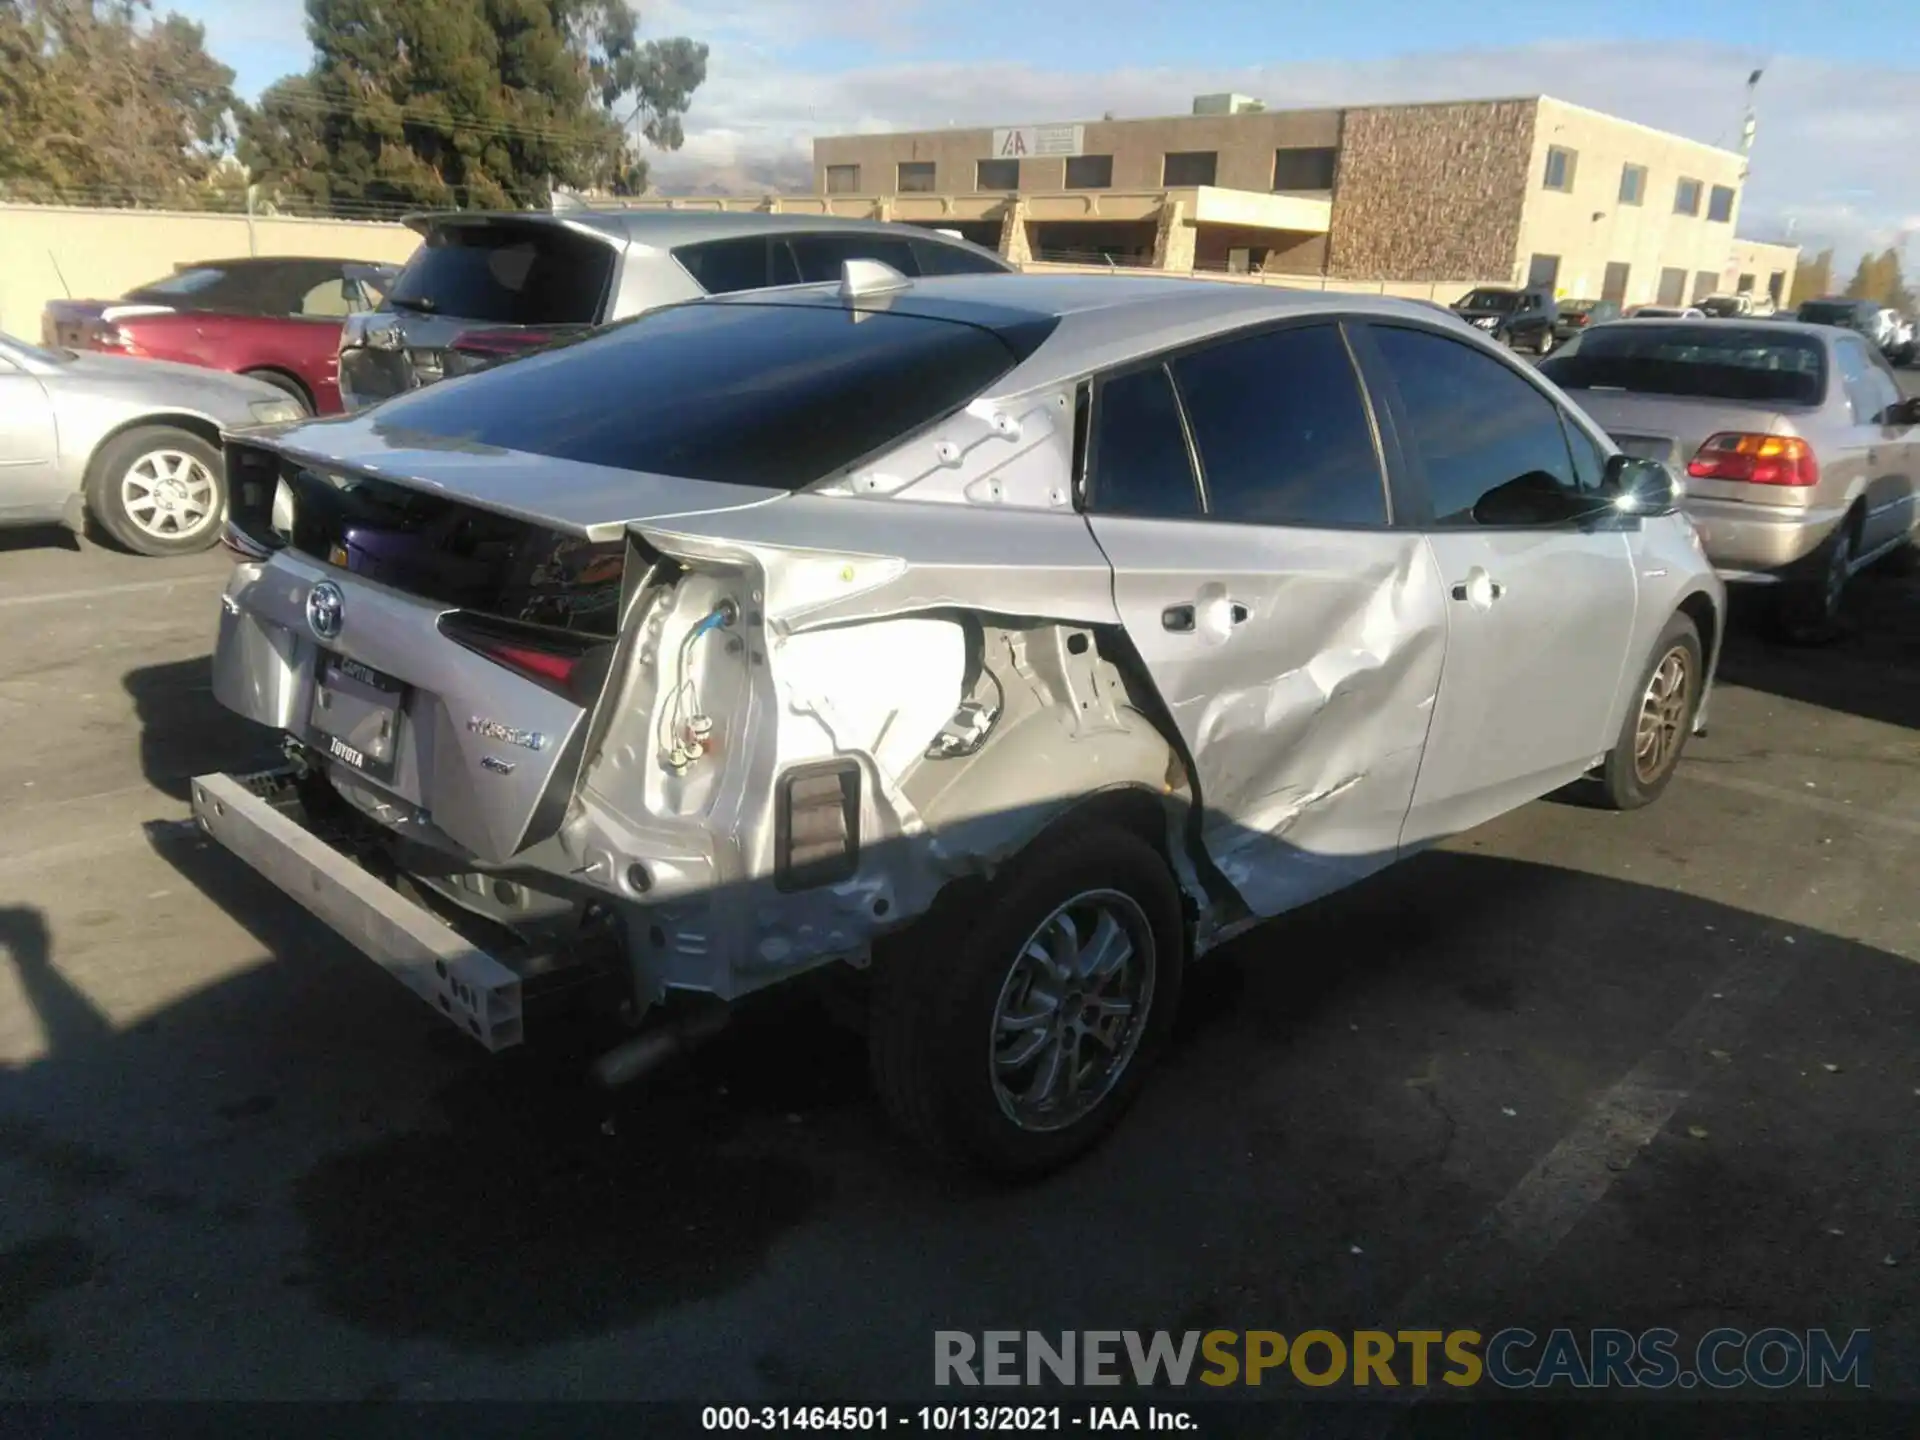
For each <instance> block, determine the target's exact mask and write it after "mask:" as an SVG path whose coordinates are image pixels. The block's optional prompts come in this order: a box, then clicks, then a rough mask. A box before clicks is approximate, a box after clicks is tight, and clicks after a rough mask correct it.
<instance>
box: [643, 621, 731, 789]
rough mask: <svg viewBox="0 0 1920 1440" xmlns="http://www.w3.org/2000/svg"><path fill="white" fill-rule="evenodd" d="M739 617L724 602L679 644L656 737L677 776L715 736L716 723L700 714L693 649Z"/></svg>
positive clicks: (697, 757) (666, 759)
mask: <svg viewBox="0 0 1920 1440" xmlns="http://www.w3.org/2000/svg"><path fill="white" fill-rule="evenodd" d="M737 613H738V612H737V611H736V610H735V608H734V604H733V602H732V601H731V600H722V601H721V602H720V603H719V604H718V605H716V606H714V607H713V609H712V610H711V611H709V612H708V613H707V614H706V615H704V616H702V617H701V618H700V620H698V621H697V622H696V623H695V624H694V626H693V628H692V629H690V630H688V631H687V634H686V638H684V639H683V640H681V642H680V651H679V655H678V656H677V657H676V662H675V665H674V673H673V688H672V689H671V690H669V691H668V692H667V693H666V694H665V695H663V696H662V697H661V705H660V725H659V729H658V731H657V732H656V735H655V739H656V740H657V742H658V743H659V746H660V758H661V759H662V760H663V761H664V762H665V763H666V766H667V768H668V769H670V770H672V771H674V772H675V773H676V774H684V773H685V772H686V769H687V767H688V766H690V765H692V764H693V762H694V761H696V760H698V759H699V758H700V757H701V756H702V755H705V754H706V753H707V743H708V741H709V740H710V739H711V737H712V735H713V721H712V719H710V718H709V717H708V716H706V715H703V714H701V713H700V691H699V687H698V686H696V685H695V684H694V682H693V669H692V664H693V650H694V647H695V646H696V645H698V644H699V643H700V640H701V638H702V637H703V636H706V635H709V634H711V633H712V632H714V631H715V630H724V629H725V628H726V627H727V626H729V625H731V624H732V623H733V621H734V617H735V615H736V614H737Z"/></svg>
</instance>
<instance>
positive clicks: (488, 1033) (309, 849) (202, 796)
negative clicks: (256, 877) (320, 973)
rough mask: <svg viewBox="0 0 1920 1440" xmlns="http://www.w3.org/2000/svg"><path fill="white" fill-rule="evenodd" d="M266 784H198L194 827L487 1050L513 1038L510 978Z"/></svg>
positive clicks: (237, 779) (517, 1025) (514, 991)
mask: <svg viewBox="0 0 1920 1440" xmlns="http://www.w3.org/2000/svg"><path fill="white" fill-rule="evenodd" d="M268 778H270V777H258V776H236V775H200V776H196V777H195V778H194V781H193V787H192V793H193V816H194V819H195V821H196V822H198V824H199V826H200V828H201V829H202V830H204V831H205V832H206V833H207V834H208V835H210V836H212V837H213V838H214V839H215V840H217V841H219V842H220V844H221V845H222V846H224V847H225V848H226V849H228V850H230V851H232V852H233V853H234V854H235V855H237V856H239V857H240V858H241V859H242V860H244V861H246V862H247V864H249V865H251V866H252V867H253V868H254V869H255V870H258V871H259V872H260V873H261V874H262V875H264V876H265V877H266V878H267V879H268V880H271V881H272V882H273V883H274V884H275V885H277V886H278V887H279V888H280V889H282V890H284V891H286V893H287V894H288V895H290V896H292V897H293V898H294V899H295V900H297V901H299V902H300V904H301V905H303V906H305V907H306V908H307V909H308V910H309V911H311V912H312V913H313V914H314V915H315V916H317V917H318V918H319V919H321V920H323V921H325V922H326V924H327V925H328V926H329V927H330V928H331V929H333V930H335V931H336V932H338V933H339V934H340V935H341V936H343V937H344V938H346V939H347V940H349V941H351V942H352V943H353V945H354V946H355V947H357V948H358V949H359V950H360V951H361V952H362V953H363V954H365V955H366V956H367V957H368V958H369V959H371V960H372V961H373V962H374V963H375V964H377V965H379V966H380V968H381V969H383V970H385V971H386V972H387V973H388V974H389V975H391V976H393V977H394V979H396V980H398V981H399V982H400V983H401V984H403V985H405V986H406V987H407V988H408V989H409V990H411V991H413V992H414V994H416V995H418V996H419V997H420V998H421V999H422V1000H425V1001H426V1002H427V1003H428V1004H429V1005H431V1006H433V1008H434V1009H435V1010H437V1011H439V1012H440V1014H441V1015H443V1016H445V1017H446V1018H447V1019H448V1020H450V1021H452V1022H453V1023H454V1024H455V1025H458V1026H459V1027H460V1028H461V1029H462V1030H465V1031H466V1032H467V1033H468V1034H469V1035H471V1036H472V1037H473V1038H474V1039H476V1040H478V1041H479V1042H480V1043H481V1044H482V1045H484V1046H486V1047H487V1049H489V1050H504V1049H507V1048H508V1047H509V1046H513V1045H518V1044H519V1043H520V1041H521V1039H522V1038H523V1033H524V1025H523V1021H522V1014H521V1001H520V977H519V976H517V975H516V974H514V972H513V971H511V970H509V969H508V968H507V967H506V966H505V965H502V964H501V963H500V962H499V961H498V960H496V959H494V958H493V957H492V956H491V955H488V954H487V953H485V952H484V951H482V950H480V949H477V948H476V947H475V946H473V945H471V944H469V943H468V942H467V941H466V940H464V939H462V938H461V936H460V935H459V934H458V933H457V932H456V931H455V930H453V929H452V927H450V926H448V925H447V924H445V923H444V922H443V921H442V920H441V919H440V918H439V917H438V916H436V915H434V914H433V913H432V912H431V911H428V910H426V909H424V908H422V907H421V906H419V905H416V904H414V903H413V902H412V901H411V900H409V899H407V898H406V897H405V896H403V895H401V894H400V893H399V892H397V891H396V890H394V889H393V888H392V887H391V886H389V885H387V884H385V883H384V882H382V881H381V880H380V879H379V877H377V876H375V875H373V874H370V873H369V872H368V871H366V870H365V869H363V868H361V866H359V865H358V864H356V863H355V862H354V861H353V860H352V859H351V858H350V857H348V856H346V855H343V854H341V853H340V852H339V851H338V850H336V849H334V848H333V847H332V846H331V845H329V844H327V843H326V841H324V840H322V839H321V838H320V837H319V836H317V835H315V834H314V833H313V832H312V831H310V830H308V829H306V828H305V827H304V826H302V825H301V824H300V822H299V820H298V819H296V818H295V816H294V815H293V814H290V813H289V812H288V811H287V810H286V809H284V808H282V807H281V806H279V805H276V804H274V803H273V802H272V801H271V800H269V799H267V798H265V796H263V795H262V794H261V793H260V792H261V790H262V789H263V788H266V787H264V786H263V785H262V784H261V783H260V782H261V781H262V780H265V779H268Z"/></svg>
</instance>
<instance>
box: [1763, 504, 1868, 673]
mask: <svg viewBox="0 0 1920 1440" xmlns="http://www.w3.org/2000/svg"><path fill="white" fill-rule="evenodd" d="M1857 520H1858V516H1857V513H1856V514H1852V515H1848V516H1847V518H1846V519H1845V520H1843V521H1841V522H1840V524H1839V525H1837V526H1835V527H1834V531H1833V534H1831V535H1829V536H1828V537H1827V541H1826V543H1825V544H1824V545H1822V546H1821V547H1820V548H1819V549H1818V550H1816V551H1814V553H1813V554H1812V555H1811V556H1809V557H1808V563H1807V564H1806V565H1805V566H1804V568H1803V569H1802V571H1801V572H1800V573H1799V574H1797V575H1795V576H1794V577H1793V578H1792V579H1790V580H1788V581H1786V582H1785V583H1784V584H1783V585H1782V586H1781V587H1780V590H1779V593H1778V594H1777V595H1776V596H1775V600H1774V626H1775V629H1776V630H1778V631H1779V633H1780V636H1781V638H1782V639H1785V640H1788V641H1791V642H1793V643H1794V644H1798V645H1818V644H1822V643H1824V642H1826V641H1828V640H1831V639H1833V638H1834V636H1835V635H1837V634H1839V632H1840V618H1841V612H1842V607H1843V606H1844V605H1845V603H1846V598H1847V586H1848V584H1849V583H1850V582H1851V581H1852V579H1853V558H1854V555H1855V554H1856V553H1857V543H1856V539H1855V530H1856V523H1857Z"/></svg>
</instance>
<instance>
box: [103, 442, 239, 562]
mask: <svg viewBox="0 0 1920 1440" xmlns="http://www.w3.org/2000/svg"><path fill="white" fill-rule="evenodd" d="M219 498H220V491H219V486H218V484H217V483H216V482H215V480H214V478H213V472H212V471H210V470H209V469H207V467H206V465H205V464H204V463H202V462H201V461H200V460H199V459H197V458H196V457H194V456H192V455H189V454H187V453H186V452H185V451H184V450H149V451H148V452H147V453H146V454H144V455H142V456H141V457H140V458H139V459H138V460H135V461H134V462H133V464H131V465H129V466H128V467H127V471H126V474H124V475H123V476H121V478H120V505H121V508H122V509H124V510H125V511H126V512H127V518H128V519H129V520H131V521H132V522H133V523H134V525H135V526H137V527H138V528H139V529H140V530H141V531H143V532H144V533H146V534H148V535H151V536H153V538H154V539H156V540H181V539H185V538H186V537H187V536H190V535H197V534H199V533H200V531H202V530H204V529H206V528H207V526H209V525H211V524H212V523H213V522H214V520H215V518H216V514H217V511H218V508H219Z"/></svg>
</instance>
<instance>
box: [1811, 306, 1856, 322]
mask: <svg viewBox="0 0 1920 1440" xmlns="http://www.w3.org/2000/svg"><path fill="white" fill-rule="evenodd" d="M1800 318H1801V319H1802V320H1804V321H1805V322H1806V323H1807V324H1809V325H1851V324H1853V322H1854V320H1855V318H1856V312H1855V310H1854V308H1853V306H1851V305H1819V304H1813V303H1809V304H1806V305H1802V306H1801V307H1800Z"/></svg>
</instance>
